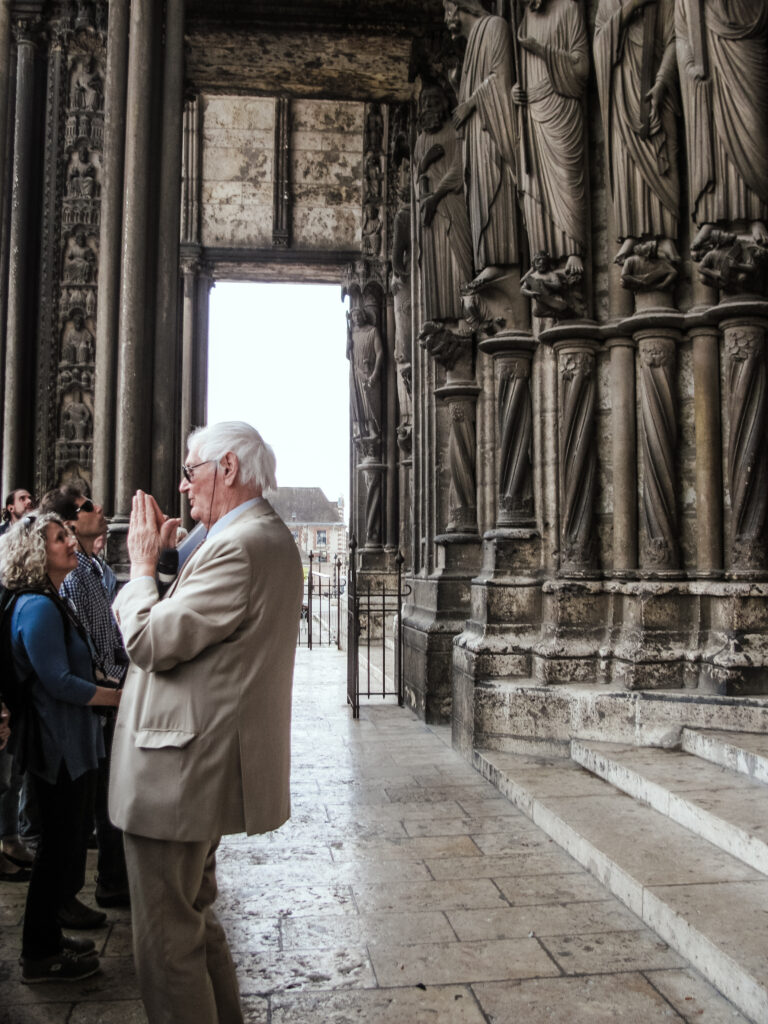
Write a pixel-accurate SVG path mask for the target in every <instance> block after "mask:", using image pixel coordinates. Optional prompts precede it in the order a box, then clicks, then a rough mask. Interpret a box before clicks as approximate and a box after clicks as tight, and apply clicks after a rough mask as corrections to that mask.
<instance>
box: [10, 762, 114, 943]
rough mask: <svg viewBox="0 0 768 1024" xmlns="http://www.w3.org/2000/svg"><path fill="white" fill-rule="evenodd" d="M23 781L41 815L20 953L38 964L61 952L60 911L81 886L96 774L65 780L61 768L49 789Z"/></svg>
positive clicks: (34, 780)
mask: <svg viewBox="0 0 768 1024" xmlns="http://www.w3.org/2000/svg"><path fill="white" fill-rule="evenodd" d="M28 778H29V780H30V782H31V785H32V788H33V791H34V794H35V797H36V800H37V806H38V809H39V812H40V841H39V843H38V847H37V853H36V854H35V862H34V864H33V865H32V877H31V878H30V880H29V889H28V890H27V905H26V909H25V911H24V928H23V931H22V940H21V953H22V956H24V957H27V958H28V959H30V960H42V959H43V958H44V957H48V956H54V955H55V954H56V953H58V952H59V950H60V949H61V928H60V926H59V922H58V919H57V918H58V910H59V907H60V906H61V905H62V903H65V902H67V900H69V899H71V898H72V897H73V896H75V895H76V894H77V893H78V892H79V891H80V889H81V888H82V887H83V882H84V881H85V858H86V856H87V853H88V836H89V834H90V831H91V828H92V825H93V804H94V794H95V788H96V772H95V771H90V772H85V774H83V775H81V776H79V778H77V779H70V777H69V774H68V772H67V770H66V768H65V767H64V765H62V766H61V771H60V772H59V777H58V779H57V780H56V782H55V783H54V784H53V785H51V783H50V782H45V781H44V780H43V779H41V778H39V777H38V776H36V775H29V776H28Z"/></svg>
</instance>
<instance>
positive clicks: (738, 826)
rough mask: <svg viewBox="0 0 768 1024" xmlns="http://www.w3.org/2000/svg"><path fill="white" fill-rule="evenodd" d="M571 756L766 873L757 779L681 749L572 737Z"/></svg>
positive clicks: (767, 831)
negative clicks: (591, 740)
mask: <svg viewBox="0 0 768 1024" xmlns="http://www.w3.org/2000/svg"><path fill="white" fill-rule="evenodd" d="M571 756H572V757H573V760H574V761H576V762H577V764H580V765H581V766H582V767H583V768H586V769H587V771H590V772H593V773H594V774H595V775H599V776H600V778H601V779H605V781H606V782H610V783H611V785H612V786H615V787H616V788H617V789H620V790H622V792H624V793H627V794H628V795H629V796H631V797H634V799H635V800H640V801H641V802H642V803H645V804H648V805H649V806H650V807H653V809H654V810H656V811H659V812H660V813H661V814H664V815H666V816H667V817H669V818H671V819H672V820H673V821H676V822H677V823H678V825H683V826H684V827H685V828H687V829H690V830H691V831H692V832H694V833H695V834H696V835H698V836H701V837H702V838H703V839H706V840H707V841H708V842H710V843H713V844H714V845H715V846H719V847H720V849H721V850H725V851H726V852H727V853H729V854H731V856H733V857H738V858H739V860H742V861H744V863H745V864H749V865H750V866H751V867H753V868H756V869H757V870H758V871H761V872H762V873H763V874H765V875H767V876H768V800H767V799H766V797H768V792H767V791H766V789H765V786H764V785H763V783H762V782H758V781H756V780H754V779H752V778H749V777H748V776H746V775H742V774H739V773H738V772H734V771H731V770H730V769H729V768H725V767H721V766H720V765H719V764H712V763H710V762H709V761H703V760H701V758H699V757H696V756H692V755H691V754H688V753H686V752H685V751H682V750H659V749H658V748H654V747H632V746H627V745H626V744H617V743H594V742H588V741H587V742H585V741H582V740H574V741H573V743H572V744H571Z"/></svg>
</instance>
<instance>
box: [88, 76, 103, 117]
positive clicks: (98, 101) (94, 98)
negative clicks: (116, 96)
mask: <svg viewBox="0 0 768 1024" xmlns="http://www.w3.org/2000/svg"><path fill="white" fill-rule="evenodd" d="M88 88H89V89H90V96H89V102H88V106H89V109H90V110H95V111H98V110H103V109H104V80H103V79H102V77H101V75H100V74H99V73H98V72H94V73H93V74H92V75H91V76H90V78H89V79H88Z"/></svg>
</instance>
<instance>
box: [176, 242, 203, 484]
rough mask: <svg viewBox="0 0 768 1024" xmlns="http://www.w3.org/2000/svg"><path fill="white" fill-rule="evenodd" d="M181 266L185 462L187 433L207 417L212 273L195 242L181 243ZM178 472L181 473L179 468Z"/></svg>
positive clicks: (182, 443)
mask: <svg viewBox="0 0 768 1024" xmlns="http://www.w3.org/2000/svg"><path fill="white" fill-rule="evenodd" d="M181 270H182V281H183V300H182V314H181V339H182V341H181V347H182V353H181V439H180V450H179V453H178V455H179V459H180V462H183V460H184V458H185V457H186V454H187V448H186V445H187V437H188V436H189V434H190V433H191V431H192V430H194V429H195V427H201V426H203V425H204V424H205V419H206V401H207V387H208V299H209V293H210V290H211V275H210V270H209V269H208V268H207V267H206V266H205V265H204V264H203V263H201V261H200V250H199V248H198V247H196V246H192V245H183V246H182V247H181ZM175 476H178V470H177V471H176V473H175ZM178 482H179V481H178V480H177V481H176V483H177V484H178Z"/></svg>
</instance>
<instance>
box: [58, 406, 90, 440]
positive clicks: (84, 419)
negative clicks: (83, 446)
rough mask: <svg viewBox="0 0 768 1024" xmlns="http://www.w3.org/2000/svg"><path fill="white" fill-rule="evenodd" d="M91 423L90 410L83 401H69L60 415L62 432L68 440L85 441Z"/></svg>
mask: <svg viewBox="0 0 768 1024" xmlns="http://www.w3.org/2000/svg"><path fill="white" fill-rule="evenodd" d="M90 424H91V411H90V409H89V408H88V406H87V405H86V404H85V403H84V402H70V403H69V404H68V405H67V406H66V408H65V409H64V414H63V416H62V433H63V434H64V437H65V438H66V439H67V440H68V441H85V440H87V438H88V429H89V427H90Z"/></svg>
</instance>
